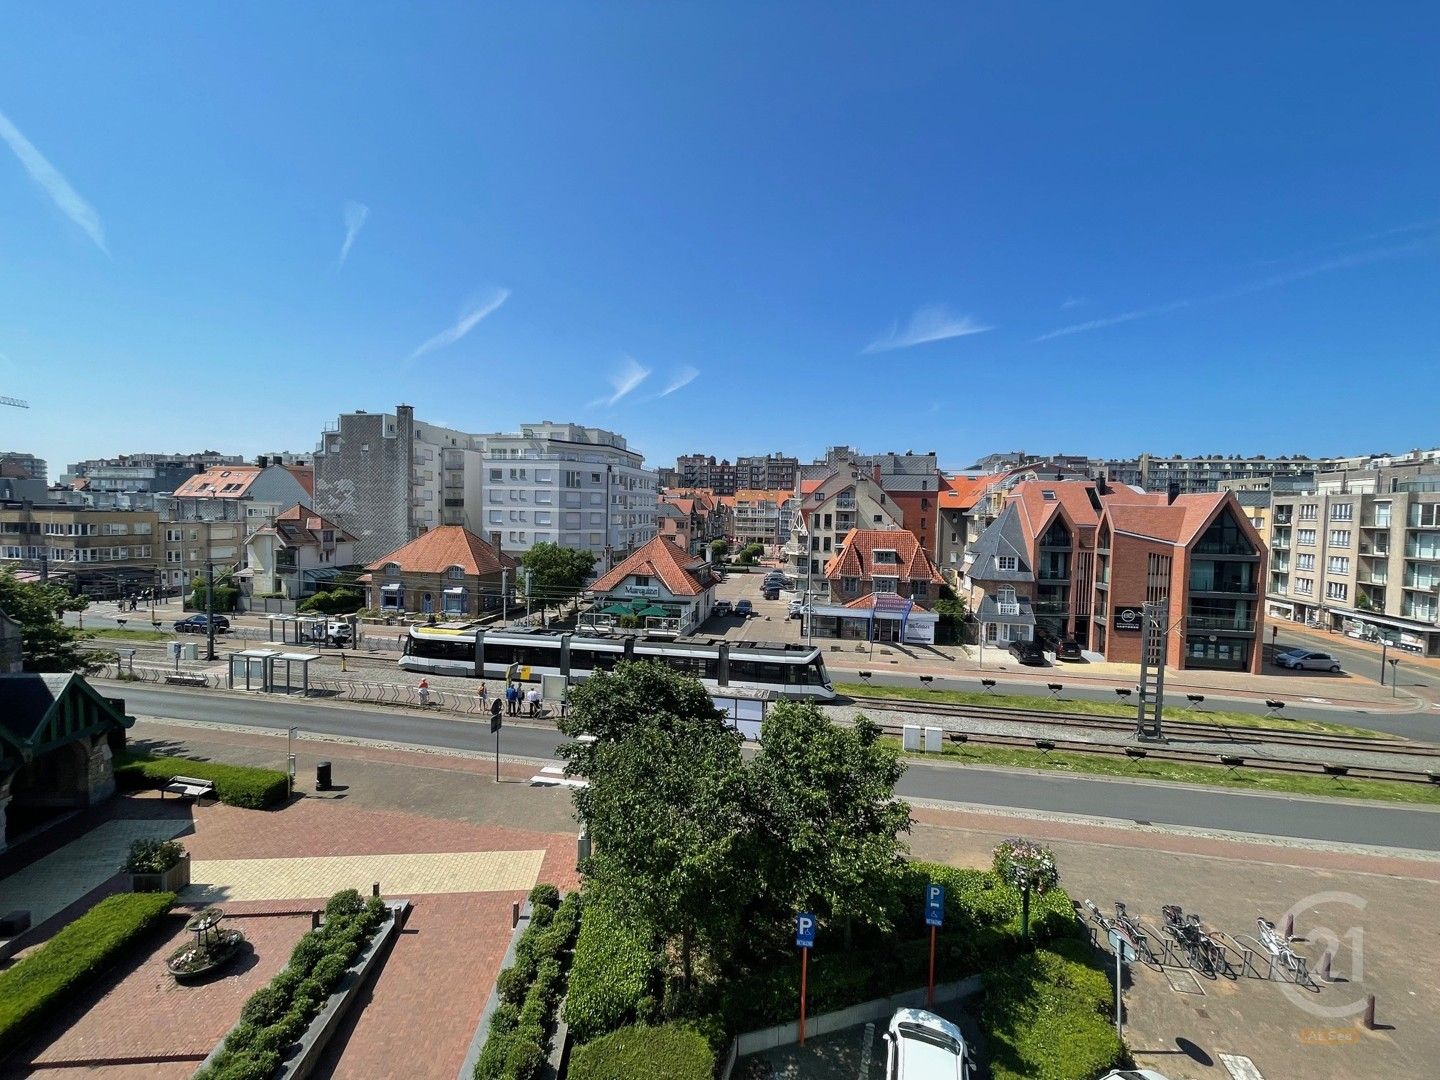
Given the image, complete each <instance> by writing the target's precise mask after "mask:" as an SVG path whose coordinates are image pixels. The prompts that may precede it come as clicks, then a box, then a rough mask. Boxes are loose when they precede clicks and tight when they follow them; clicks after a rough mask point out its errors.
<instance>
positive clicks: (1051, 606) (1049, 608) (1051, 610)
mask: <svg viewBox="0 0 1440 1080" xmlns="http://www.w3.org/2000/svg"><path fill="white" fill-rule="evenodd" d="M1030 610H1031V611H1033V612H1034V613H1035V614H1036V615H1069V614H1070V605H1069V604H1068V603H1067V602H1066V601H1064V600H1036V601H1035V602H1034V603H1032V604H1031V605H1030Z"/></svg>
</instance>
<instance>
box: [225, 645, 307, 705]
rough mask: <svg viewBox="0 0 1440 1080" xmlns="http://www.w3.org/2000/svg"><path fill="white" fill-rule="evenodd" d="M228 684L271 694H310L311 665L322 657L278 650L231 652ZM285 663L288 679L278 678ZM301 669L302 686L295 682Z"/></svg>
mask: <svg viewBox="0 0 1440 1080" xmlns="http://www.w3.org/2000/svg"><path fill="white" fill-rule="evenodd" d="M229 659H230V664H229V673H228V685H229V687H230V689H231V690H234V689H236V688H237V686H238V687H239V688H240V689H243V690H249V691H256V690H259V691H262V692H264V693H267V694H274V693H283V694H296V693H298V694H300V695H301V696H304V697H309V695H310V665H311V664H312V663H313V662H314V661H316V660H319V659H320V657H319V655H318V654H316V653H289V652H277V651H275V650H274V649H245V650H244V651H243V652H236V653H231V654H230V658H229ZM282 664H283V665H284V678H283V681H282V679H280V678H278V677H277V672H278V671H279V669H280V665H282ZM297 665H298V666H299V668H300V685H299V686H296V684H295V668H296V666H297Z"/></svg>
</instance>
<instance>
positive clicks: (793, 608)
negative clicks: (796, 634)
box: [785, 596, 805, 619]
mask: <svg viewBox="0 0 1440 1080" xmlns="http://www.w3.org/2000/svg"><path fill="white" fill-rule="evenodd" d="M785 614H786V617H787V618H791V619H798V618H800V616H801V615H803V614H805V601H804V600H801V599H800V598H799V597H798V596H797V597H796V598H795V599H794V600H791V601H790V607H789V609H788V610H787V611H786V613H785Z"/></svg>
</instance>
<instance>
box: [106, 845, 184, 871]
mask: <svg viewBox="0 0 1440 1080" xmlns="http://www.w3.org/2000/svg"><path fill="white" fill-rule="evenodd" d="M184 857H185V845H184V844H182V843H180V841H178V840H152V839H150V838H148V837H143V836H142V837H141V838H140V839H138V840H136V841H135V842H134V843H132V844H131V845H130V851H129V854H127V855H126V856H125V862H124V863H123V864H122V865H121V867H120V869H121V871H122V872H124V873H127V874H163V873H165V871H167V870H169V869H171V868H172V867H175V866H178V865H179V864H180V860H181V859H183V858H184Z"/></svg>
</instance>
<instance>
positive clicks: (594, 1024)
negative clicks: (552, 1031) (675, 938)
mask: <svg viewBox="0 0 1440 1080" xmlns="http://www.w3.org/2000/svg"><path fill="white" fill-rule="evenodd" d="M662 961H663V957H662V955H661V953H660V946H659V943H658V942H657V941H656V940H655V938H654V936H653V935H651V934H648V933H646V932H645V931H644V930H643V929H642V928H641V927H639V926H637V925H636V924H635V922H634V921H633V920H631V919H626V918H623V917H621V916H620V915H618V914H616V913H615V912H614V911H613V910H612V909H611V908H610V907H609V906H608V905H607V904H606V903H605V900H604V898H603V896H598V895H595V894H593V892H587V894H586V897H585V918H584V919H583V920H582V921H581V923H580V938H579V940H578V941H576V942H575V962H574V964H573V965H572V966H571V968H570V990H569V993H568V994H567V995H566V997H565V1022H566V1023H567V1024H569V1025H570V1031H571V1033H572V1034H573V1035H574V1036H575V1040H576V1041H577V1042H582V1043H583V1042H588V1041H589V1040H590V1039H594V1038H596V1037H597V1036H600V1035H603V1034H604V1033H605V1032H607V1031H614V1030H615V1029H617V1028H620V1027H624V1026H626V1025H628V1024H634V1023H636V1022H637V1021H641V1020H652V1019H654V1018H655V1016H656V1014H657V1012H658V1011H659V999H658V995H657V992H656V991H657V987H658V984H659V972H660V968H661V963H662Z"/></svg>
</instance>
